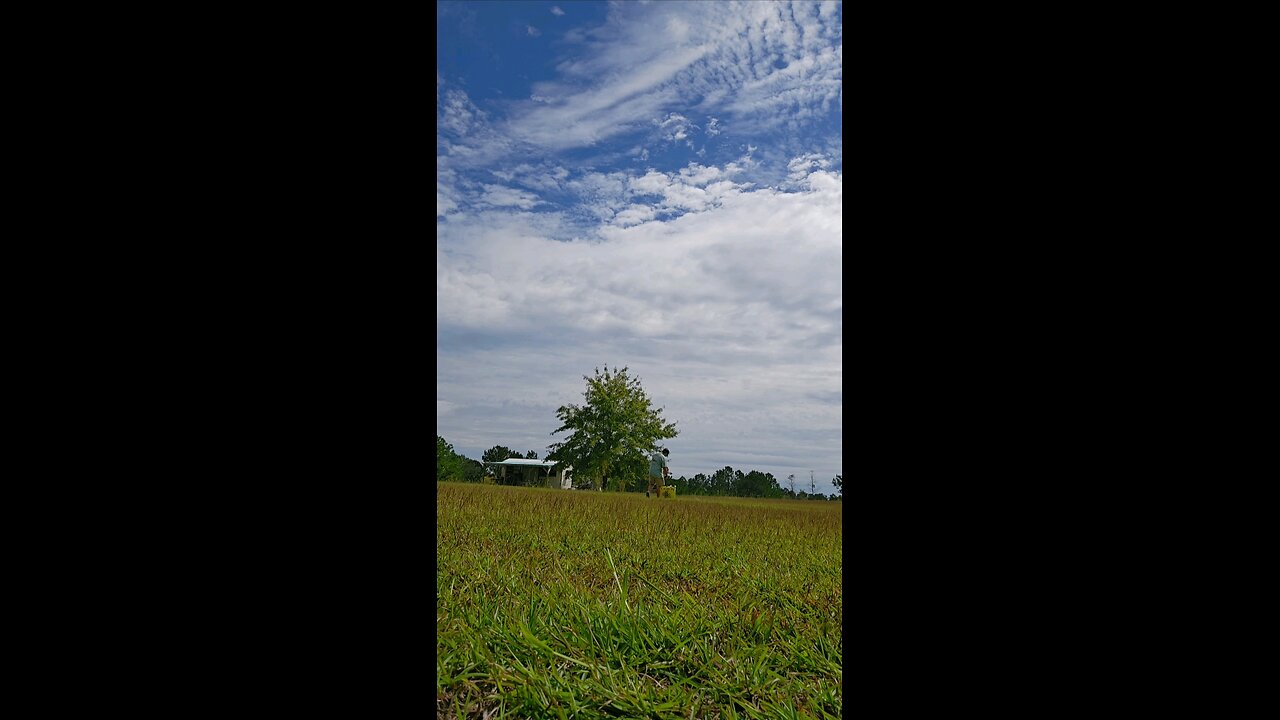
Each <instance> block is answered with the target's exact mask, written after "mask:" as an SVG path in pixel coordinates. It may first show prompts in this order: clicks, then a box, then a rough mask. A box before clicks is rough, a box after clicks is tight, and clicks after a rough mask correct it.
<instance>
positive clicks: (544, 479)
mask: <svg viewBox="0 0 1280 720" xmlns="http://www.w3.org/2000/svg"><path fill="white" fill-rule="evenodd" d="M484 465H485V467H491V468H493V471H494V472H495V473H499V474H501V475H502V477H504V478H505V477H507V471H508V468H514V470H513V471H512V472H515V473H517V477H520V476H523V479H524V481H523V483H522V484H526V485H538V486H543V485H545V486H546V487H557V486H558V487H560V489H562V490H572V489H573V466H572V465H563V464H561V463H559V462H556V461H555V460H532V459H528V458H507V459H506V460H502V461H499V462H487V463H485V464H484ZM531 469H532V470H533V472H530V470H531Z"/></svg>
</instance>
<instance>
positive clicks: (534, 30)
mask: <svg viewBox="0 0 1280 720" xmlns="http://www.w3.org/2000/svg"><path fill="white" fill-rule="evenodd" d="M526 29H527V30H528V32H529V34H530V35H532V36H533V37H538V36H539V35H541V34H542V31H541V30H539V29H538V28H536V27H534V26H532V25H529V26H527V28H526Z"/></svg>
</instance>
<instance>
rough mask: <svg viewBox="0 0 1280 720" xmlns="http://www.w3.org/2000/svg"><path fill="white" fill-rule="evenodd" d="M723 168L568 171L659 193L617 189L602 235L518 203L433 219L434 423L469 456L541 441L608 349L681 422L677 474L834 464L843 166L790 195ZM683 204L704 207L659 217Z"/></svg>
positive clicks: (574, 180) (608, 189)
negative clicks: (569, 228)
mask: <svg viewBox="0 0 1280 720" xmlns="http://www.w3.org/2000/svg"><path fill="white" fill-rule="evenodd" d="M798 160H803V158H798ZM813 160H814V159H812V158H811V159H810V162H812V161H813ZM796 167H797V168H799V167H800V164H797V166H796ZM726 175H728V173H727V172H726V169H725V168H717V167H709V166H700V165H689V166H688V167H686V168H684V169H683V170H681V171H680V172H676V173H659V172H646V173H645V174H644V175H642V176H639V177H627V176H626V175H625V174H623V173H592V174H589V175H585V176H583V177H581V178H578V177H572V176H571V177H570V179H569V180H568V181H567V183H566V185H567V186H573V187H576V188H579V189H581V190H583V191H586V190H588V189H594V190H595V191H596V192H597V194H598V195H599V196H600V197H601V198H604V197H608V198H610V199H611V200H612V201H619V200H620V199H622V198H625V197H626V196H627V195H628V194H629V193H632V192H647V193H651V194H652V195H655V196H660V197H661V198H662V199H661V200H660V201H658V202H650V203H639V202H625V201H624V204H621V205H618V209H619V212H617V213H616V215H615V216H614V217H613V221H612V224H611V225H609V226H606V227H603V228H601V229H600V231H599V233H598V236H597V237H591V238H586V237H584V238H580V239H577V240H571V241H561V240H557V239H555V238H556V237H557V235H556V233H557V232H560V231H562V230H563V228H562V227H559V226H557V225H556V222H557V220H556V219H555V218H554V217H545V216H546V215H548V214H546V213H536V214H535V213H529V212H525V211H522V210H520V209H518V206H515V205H512V206H505V207H501V208H496V209H493V210H490V211H487V212H483V213H478V214H471V215H467V214H459V215H455V216H451V217H450V222H449V223H446V224H443V225H440V226H438V227H439V233H438V237H437V266H436V283H437V316H436V322H437V361H438V370H437V387H438V388H441V390H438V393H437V394H438V400H437V423H438V428H439V431H440V433H441V434H442V435H443V436H444V437H445V438H446V439H447V440H448V441H450V442H452V443H454V445H455V447H456V448H459V449H460V451H461V452H464V454H468V456H470V457H478V456H479V453H480V452H482V451H483V450H484V449H486V448H488V447H490V446H492V445H494V444H505V445H509V446H515V445H519V446H520V447H522V448H524V447H528V448H532V449H537V450H539V452H541V451H542V449H543V448H545V447H546V445H547V444H549V443H550V442H552V441H554V440H556V439H557V438H555V437H552V436H551V434H550V433H551V431H552V430H554V429H555V427H556V420H555V409H556V408H557V407H559V406H560V405H562V404H565V403H566V402H578V401H579V399H580V397H581V392H582V380H581V376H582V375H584V374H587V375H589V374H591V371H592V368H593V367H600V366H602V365H603V364H606V363H607V364H609V365H611V366H612V365H618V366H622V365H627V366H629V367H630V368H631V369H632V371H633V372H634V373H635V374H636V375H637V376H638V377H640V378H641V379H642V381H643V386H644V388H645V390H646V392H648V393H649V394H650V396H651V397H652V398H653V399H654V401H655V402H656V403H657V404H659V405H661V406H664V407H665V408H666V411H665V415H666V416H667V417H669V418H672V419H675V420H678V421H679V427H680V428H681V435H680V437H678V438H676V439H674V440H672V441H671V442H670V443H669V445H670V447H671V448H672V455H673V457H676V458H679V460H677V461H675V463H674V464H675V466H676V473H677V474H684V475H686V476H692V475H693V474H695V473H697V472H705V473H710V472H713V471H715V470H716V469H719V468H720V467H723V466H725V465H732V466H733V467H735V468H739V469H743V470H750V469H760V470H762V471H767V472H773V473H774V475H775V477H777V478H778V480H779V481H781V480H783V478H784V477H785V474H786V473H785V472H783V469H785V468H790V470H789V472H794V473H795V474H796V475H797V478H800V477H803V478H804V481H805V484H806V485H807V483H808V470H809V469H814V470H816V471H817V472H818V479H819V481H820V482H823V483H825V482H827V481H829V480H830V478H831V477H832V476H833V475H835V474H837V473H842V472H843V471H842V461H841V459H840V458H841V447H842V446H841V442H842V441H841V427H842V425H841V422H842V421H841V418H840V409H841V402H840V397H841V393H842V379H841V378H842V369H841V362H842V341H841V327H842V312H843V303H842V300H841V297H842V275H841V264H842V263H841V261H842V216H841V202H842V189H841V188H842V182H843V181H842V178H841V176H840V174H839V173H833V172H830V171H827V170H814V171H813V172H811V173H810V174H809V175H808V183H807V184H806V185H805V187H804V188H803V189H800V190H797V191H795V192H784V191H782V190H779V189H777V188H760V189H756V190H751V189H744V188H743V187H742V186H740V185H738V184H735V183H734V182H732V181H731V180H728V179H726V178H725V176H726ZM502 190H510V188H499V187H496V186H485V192H486V193H495V192H498V191H502ZM711 198H715V199H716V202H714V203H713V202H711V201H710V199H711ZM681 202H684V203H686V204H687V205H689V206H691V207H694V206H696V207H697V208H699V209H691V210H688V211H687V212H684V213H683V214H682V215H680V216H679V217H676V218H674V219H667V220H663V219H662V218H663V217H664V216H665V211H664V208H666V207H668V206H671V205H674V204H679V203H681ZM455 220H458V221H459V222H456V223H455V222H454V221H455ZM784 239H785V241H784ZM512 269H516V270H517V272H516V274H515V275H512V274H511V272H510V271H511V270H512ZM514 399H518V402H517V401H516V400H514ZM441 403H447V404H446V405H442V404H441ZM513 443H514V445H513ZM780 473H781V474H780ZM826 491H827V492H830V489H829V487H828V489H827V490H826Z"/></svg>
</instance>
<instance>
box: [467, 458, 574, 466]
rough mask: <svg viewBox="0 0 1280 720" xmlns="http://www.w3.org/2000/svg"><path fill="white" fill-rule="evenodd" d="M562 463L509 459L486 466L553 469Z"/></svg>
mask: <svg viewBox="0 0 1280 720" xmlns="http://www.w3.org/2000/svg"><path fill="white" fill-rule="evenodd" d="M559 464H560V463H558V462H556V461H555V460H533V459H530V458H507V459H506V460H496V461H491V462H487V463H485V465H531V466H534V467H552V466H555V465H559Z"/></svg>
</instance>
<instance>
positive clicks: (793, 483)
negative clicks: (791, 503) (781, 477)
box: [787, 473, 796, 497]
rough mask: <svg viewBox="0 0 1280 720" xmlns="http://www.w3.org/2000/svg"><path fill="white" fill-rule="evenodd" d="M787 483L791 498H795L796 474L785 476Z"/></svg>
mask: <svg viewBox="0 0 1280 720" xmlns="http://www.w3.org/2000/svg"><path fill="white" fill-rule="evenodd" d="M787 483H788V484H790V485H791V497H795V496H796V474H795V473H791V474H790V475H788V476H787Z"/></svg>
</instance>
